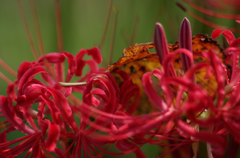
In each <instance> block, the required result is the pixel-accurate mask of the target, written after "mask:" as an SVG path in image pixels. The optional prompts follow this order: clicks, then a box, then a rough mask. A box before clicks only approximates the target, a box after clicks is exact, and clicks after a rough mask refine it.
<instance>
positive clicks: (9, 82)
mask: <svg viewBox="0 0 240 158" xmlns="http://www.w3.org/2000/svg"><path fill="white" fill-rule="evenodd" d="M0 78H1V79H3V80H4V81H5V82H7V84H12V83H13V82H12V81H11V80H10V79H9V78H7V77H6V76H5V75H4V74H3V73H1V72H0Z"/></svg>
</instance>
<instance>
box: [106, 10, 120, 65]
mask: <svg viewBox="0 0 240 158" xmlns="http://www.w3.org/2000/svg"><path fill="white" fill-rule="evenodd" d="M113 13H114V17H113V21H112V31H111V38H110V46H109V52H108V65H109V64H111V63H112V58H113V51H114V43H115V36H116V28H117V17H118V9H117V8H114V9H113Z"/></svg>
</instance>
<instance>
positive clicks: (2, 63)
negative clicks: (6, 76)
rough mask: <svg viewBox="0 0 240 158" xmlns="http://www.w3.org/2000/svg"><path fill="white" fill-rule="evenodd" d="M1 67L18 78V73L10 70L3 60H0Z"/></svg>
mask: <svg viewBox="0 0 240 158" xmlns="http://www.w3.org/2000/svg"><path fill="white" fill-rule="evenodd" d="M0 65H1V66H2V67H3V68H4V69H5V70H7V72H9V73H10V74H11V75H13V76H14V77H17V73H16V72H15V71H14V70H13V69H12V68H10V67H9V66H8V65H7V64H6V63H5V62H4V61H3V60H2V59H0Z"/></svg>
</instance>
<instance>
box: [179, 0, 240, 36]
mask: <svg viewBox="0 0 240 158" xmlns="http://www.w3.org/2000/svg"><path fill="white" fill-rule="evenodd" d="M176 4H177V5H178V6H179V7H180V8H181V9H182V10H183V11H185V12H187V13H188V14H189V15H191V16H192V17H193V18H195V19H196V20H198V21H200V22H201V23H204V24H205V25H208V26H210V27H212V28H215V29H217V28H218V29H221V30H230V31H232V32H236V33H240V29H237V28H229V27H225V26H221V25H217V24H214V23H211V22H210V21H207V20H205V19H203V18H201V17H199V16H197V15H196V14H194V13H193V12H191V11H190V10H187V9H186V8H185V7H184V6H183V5H182V4H180V3H176Z"/></svg>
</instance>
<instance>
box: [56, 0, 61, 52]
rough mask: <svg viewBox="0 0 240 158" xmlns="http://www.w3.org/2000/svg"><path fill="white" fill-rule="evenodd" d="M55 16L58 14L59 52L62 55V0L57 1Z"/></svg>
mask: <svg viewBox="0 0 240 158" xmlns="http://www.w3.org/2000/svg"><path fill="white" fill-rule="evenodd" d="M55 14H56V28H57V41H58V52H59V53H60V52H62V51H63V38H62V22H61V6H60V0H55Z"/></svg>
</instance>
